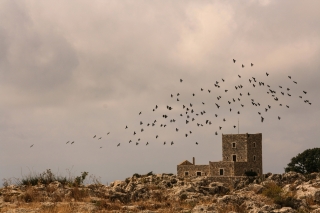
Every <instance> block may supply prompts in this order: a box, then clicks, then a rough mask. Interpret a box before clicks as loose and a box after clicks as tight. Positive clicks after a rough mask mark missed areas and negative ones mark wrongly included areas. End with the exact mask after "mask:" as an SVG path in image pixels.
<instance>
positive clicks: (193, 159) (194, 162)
mask: <svg viewBox="0 0 320 213" xmlns="http://www.w3.org/2000/svg"><path fill="white" fill-rule="evenodd" d="M192 163H193V165H195V164H196V159H195V158H194V157H193V158H192Z"/></svg>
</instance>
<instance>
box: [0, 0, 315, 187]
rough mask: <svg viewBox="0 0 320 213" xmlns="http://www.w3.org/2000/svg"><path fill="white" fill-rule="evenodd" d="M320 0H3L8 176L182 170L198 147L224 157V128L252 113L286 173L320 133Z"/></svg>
mask: <svg viewBox="0 0 320 213" xmlns="http://www.w3.org/2000/svg"><path fill="white" fill-rule="evenodd" d="M318 8H320V3H319V2H318V1H312V2H311V3H310V2H309V3H306V2H302V1H272V0H261V1H163V0H161V1H140V0H139V1H116V0H115V1H98V0H97V1H81V0H77V1H67V2H66V1H56V0H55V1H14V0H7V1H6V0H4V1H1V2H0V179H1V180H2V179H3V178H10V177H16V178H20V177H21V176H24V175H28V174H29V173H30V172H35V173H40V172H43V171H44V170H46V169H51V170H52V171H53V172H54V173H56V174H61V175H68V174H70V173H71V174H73V175H79V174H80V173H81V172H83V171H87V172H89V174H91V175H94V176H96V177H98V178H100V180H101V182H102V183H104V184H105V183H107V182H109V183H110V182H111V181H113V180H116V179H125V178H126V177H128V176H131V175H132V174H133V173H141V174H143V173H147V172H150V171H153V172H154V173H176V165H177V164H179V163H180V162H182V161H183V160H189V161H191V160H192V157H195V158H196V164H208V162H209V161H219V160H221V158H222V157H221V155H222V150H221V137H222V136H221V135H222V134H233V133H234V134H235V133H237V132H238V120H239V124H240V125H239V131H240V133H247V132H248V133H262V135H263V170H264V172H265V173H266V172H273V173H281V172H283V171H284V170H283V168H284V167H285V166H286V164H287V163H289V162H290V159H291V158H292V157H294V156H296V155H297V154H298V153H301V152H303V151H304V150H305V149H308V148H314V147H319V144H320V142H319V138H320V133H319V128H320V125H319V117H320V108H319V104H320V101H319V98H318V92H319V91H320V84H319V79H320V71H319V70H320V62H319V58H320V25H319V20H320V13H319V10H318ZM232 59H236V63H233V61H232ZM251 63H253V64H254V66H252V67H251V66H250V64H251ZM242 64H243V65H244V66H245V67H244V68H242ZM266 72H267V73H268V74H269V76H267V75H266ZM238 75H240V76H241V78H240V77H238ZM288 76H291V77H292V78H291V79H289V78H288ZM252 77H254V78H256V81H257V82H254V81H252V82H251V83H250V82H249V79H251V80H253V79H252ZM180 79H183V82H182V83H180ZM222 79H224V80H225V81H224V82H223V81H222ZM216 81H218V82H219V83H218V85H219V86H220V88H218V87H216V86H215V85H214V84H216ZM293 81H296V82H297V84H295V83H293ZM258 82H263V83H264V84H265V85H264V86H259V83H258ZM253 84H255V87H253ZM239 85H242V86H243V87H242V88H239V89H235V86H239ZM267 85H269V86H270V88H269V87H267ZM279 86H282V89H281V88H280V87H279ZM201 88H203V90H204V91H201ZM287 88H289V89H290V90H289V91H288V90H287ZM269 89H272V90H274V91H276V93H275V94H274V95H275V96H274V97H272V94H271V93H269V94H268V93H267V92H268V91H269ZM208 90H210V91H211V92H210V93H209V92H208ZM225 90H228V92H225ZM303 91H306V92H307V94H304V93H303ZM248 92H249V93H250V96H248V94H247V93H248ZM281 92H284V95H282V94H281ZM177 93H179V94H180V96H179V97H177ZM192 93H195V96H192ZM240 93H242V94H243V96H240ZM288 93H289V94H290V95H291V96H289V95H288ZM171 94H173V98H171ZM218 96H221V99H220V100H217V97H218ZM299 96H302V98H299ZM275 97H277V98H278V99H279V101H275V100H274V98H275ZM177 98H179V101H177ZM233 98H234V99H235V102H233ZM238 98H240V101H239V100H238ZM251 99H253V100H254V102H255V103H259V104H260V106H259V105H258V106H253V105H252V103H251V102H252V100H251ZM304 100H309V102H310V103H312V104H311V105H310V104H308V103H305V102H304ZM228 101H231V104H228ZM202 102H204V103H205V104H202ZM190 103H192V104H193V107H190V106H189V104H190ZM216 104H218V105H220V108H219V109H218V108H217V107H216ZM241 104H243V105H244V107H241ZM279 104H283V105H282V106H280V105H279ZM156 105H157V106H158V109H156V110H155V111H153V109H154V108H155V106H156ZM182 105H185V106H189V108H190V110H191V109H194V113H193V114H191V112H190V111H189V113H188V114H185V112H186V109H183V106H182ZM268 105H270V106H271V109H269V110H268V111H267V112H266V111H265V108H266V107H267V106H268ZM286 105H288V106H289V108H287V107H286ZM167 106H170V107H172V108H173V109H172V110H168V109H167ZM230 108H232V111H231V112H230ZM203 110H204V111H205V112H206V113H205V114H203V115H201V114H200V112H203ZM238 111H239V112H240V114H238V113H237V112H238ZM139 112H142V113H141V115H139ZM258 112H260V113H261V115H259V114H258ZM180 114H182V115H183V116H180ZM195 114H199V115H198V116H197V115H195ZM215 114H217V115H218V117H215ZM163 115H167V116H168V118H163ZM187 115H189V116H190V117H189V118H187ZM261 116H263V117H264V122H263V123H262V122H261ZM278 116H280V117H281V120H278ZM192 118H194V119H195V120H194V121H192ZM223 118H225V119H226V121H225V122H223ZM172 119H175V120H176V122H170V120H172ZM154 120H157V121H156V122H155V125H154V126H152V123H153V122H154ZM186 120H189V123H188V124H186ZM206 120H209V121H210V122H211V125H209V124H205V122H206ZM140 121H142V123H143V124H142V125H140ZM148 123H149V124H150V126H147V124H148ZM197 123H198V124H203V126H201V125H200V126H199V127H198V126H197ZM161 124H163V125H165V124H166V127H161ZM234 125H236V126H237V127H236V128H234V127H233V126H234ZM125 126H128V129H125ZM219 126H221V127H222V129H221V130H219ZM142 128H143V129H144V131H143V132H141V129H142ZM175 128H178V129H179V131H178V132H176V131H175ZM134 131H136V133H137V134H136V135H133V132H134ZM189 131H192V134H190V132H189ZM216 131H217V133H218V135H215V132H216ZM108 132H110V134H108ZM186 133H188V134H189V135H188V137H185V134H186ZM94 135H97V137H96V138H93V136H94ZM156 135H158V136H159V137H158V138H157V139H156ZM99 137H102V139H100V140H99V139H98V138H99ZM139 138H140V141H138V139H139ZM129 140H132V141H133V142H132V143H129ZM67 141H70V142H69V143H68V144H66V143H67ZM72 141H74V143H73V144H72V145H71V144H70V143H71V142H72ZM164 141H166V145H163V143H164ZM171 141H173V142H174V144H173V145H170V143H171ZM136 142H138V143H139V144H138V145H136ZM147 142H148V143H149V145H147V146H146V143H147ZM195 142H198V143H199V145H196V144H195ZM119 143H120V146H119V147H118V146H117V145H118V144H119ZM31 145H33V147H32V148H30V146H31ZM100 147H102V148H100ZM68 171H69V172H68Z"/></svg>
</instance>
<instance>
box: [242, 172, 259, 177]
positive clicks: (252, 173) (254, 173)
mask: <svg viewBox="0 0 320 213" xmlns="http://www.w3.org/2000/svg"><path fill="white" fill-rule="evenodd" d="M244 174H245V175H246V176H249V177H252V176H257V175H258V174H257V173H256V172H253V171H246V172H245V173H244Z"/></svg>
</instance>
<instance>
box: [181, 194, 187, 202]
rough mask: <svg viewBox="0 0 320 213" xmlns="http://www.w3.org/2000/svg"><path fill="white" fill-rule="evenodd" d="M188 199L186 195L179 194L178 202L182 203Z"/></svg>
mask: <svg viewBox="0 0 320 213" xmlns="http://www.w3.org/2000/svg"><path fill="white" fill-rule="evenodd" d="M187 198H188V196H187V195H186V194H181V195H180V200H181V201H183V200H185V199H187Z"/></svg>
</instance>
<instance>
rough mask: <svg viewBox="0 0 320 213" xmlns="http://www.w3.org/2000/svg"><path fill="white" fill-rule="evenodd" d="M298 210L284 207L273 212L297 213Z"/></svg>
mask: <svg viewBox="0 0 320 213" xmlns="http://www.w3.org/2000/svg"><path fill="white" fill-rule="evenodd" d="M295 212H297V211H296V210H294V209H292V208H291V207H282V208H281V209H276V210H273V211H272V213H295Z"/></svg>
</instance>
